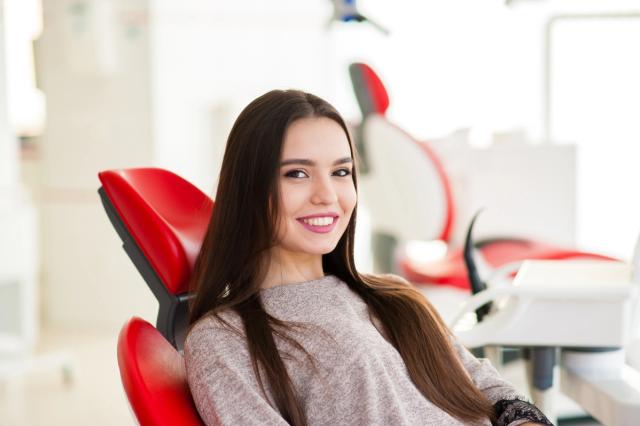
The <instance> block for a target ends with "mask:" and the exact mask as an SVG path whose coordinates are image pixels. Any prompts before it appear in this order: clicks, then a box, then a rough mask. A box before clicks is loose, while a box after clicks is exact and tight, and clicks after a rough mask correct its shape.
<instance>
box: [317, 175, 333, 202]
mask: <svg viewBox="0 0 640 426" xmlns="http://www.w3.org/2000/svg"><path fill="white" fill-rule="evenodd" d="M337 200H338V195H337V193H336V190H335V188H334V187H333V183H332V182H331V178H329V177H326V178H321V179H318V180H317V181H316V183H315V185H314V186H313V195H312V197H311V202H313V203H314V204H333V203H335V202H336V201H337Z"/></svg>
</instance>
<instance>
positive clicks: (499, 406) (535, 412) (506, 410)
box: [492, 399, 553, 426]
mask: <svg viewBox="0 0 640 426" xmlns="http://www.w3.org/2000/svg"><path fill="white" fill-rule="evenodd" d="M493 410H494V412H495V413H496V421H495V422H493V423H492V424H493V425H494V426H507V425H508V424H509V423H511V422H515V421H516V420H527V421H530V422H533V423H539V424H541V425H551V426H553V423H551V422H550V421H549V419H547V417H546V416H545V415H544V414H543V413H542V411H540V410H539V409H538V407H536V406H535V405H533V404H531V403H530V402H527V401H524V400H521V399H501V400H500V401H498V402H496V403H495V404H493Z"/></svg>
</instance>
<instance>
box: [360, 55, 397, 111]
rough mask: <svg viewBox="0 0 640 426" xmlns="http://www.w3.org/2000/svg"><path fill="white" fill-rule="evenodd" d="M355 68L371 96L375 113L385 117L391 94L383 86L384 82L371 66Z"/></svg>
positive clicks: (361, 64) (361, 65)
mask: <svg viewBox="0 0 640 426" xmlns="http://www.w3.org/2000/svg"><path fill="white" fill-rule="evenodd" d="M355 66H356V67H357V69H358V71H360V73H361V77H362V81H363V83H364V85H365V86H366V90H367V92H368V94H369V95H370V96H371V98H370V100H371V102H372V104H373V105H371V106H372V107H373V112H375V113H377V114H380V115H384V114H385V113H386V112H387V108H389V94H388V93H387V89H386V88H385V87H384V84H382V80H380V77H378V75H377V74H376V73H375V71H373V69H372V68H371V67H370V66H369V65H367V64H363V63H357V64H355Z"/></svg>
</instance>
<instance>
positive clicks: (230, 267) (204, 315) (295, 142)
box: [184, 90, 550, 425]
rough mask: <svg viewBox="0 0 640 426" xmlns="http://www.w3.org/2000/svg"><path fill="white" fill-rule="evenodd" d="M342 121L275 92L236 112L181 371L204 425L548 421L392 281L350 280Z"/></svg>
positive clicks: (349, 196) (351, 201) (348, 156)
mask: <svg viewBox="0 0 640 426" xmlns="http://www.w3.org/2000/svg"><path fill="white" fill-rule="evenodd" d="M356 163H357V161H356V157H355V152H354V150H353V145H352V143H351V140H350V138H349V134H348V132H347V128H346V126H345V123H344V121H343V120H342V118H341V117H340V115H339V114H338V113H337V112H336V110H335V109H334V108H333V107H332V106H331V105H329V104H328V103H327V102H325V101H323V100H322V99H320V98H318V97H316V96H313V95H311V94H308V93H304V92H300V91H294V90H288V91H279V90H277V91H272V92H269V93H266V94H265V95H263V96H260V97H259V98H257V99H256V100H254V101H253V102H251V103H250V104H249V105H248V106H247V107H246V108H245V109H244V110H243V111H242V113H241V114H240V116H239V117H238V119H237V120H236V122H235V124H234V126H233V128H232V130H231V133H230V135H229V139H228V141H227V147H226V151H225V154H224V159H223V163H222V169H221V172H220V179H219V183H218V190H217V195H216V206H215V209H214V210H215V211H214V214H213V216H212V219H211V223H210V225H209V229H208V230H207V234H206V237H205V240H204V242H203V245H202V250H201V252H200V255H199V257H198V260H197V262H196V265H195V270H194V279H193V291H194V293H195V298H194V299H193V301H192V305H191V311H190V314H191V320H190V322H191V329H190V331H189V334H188V336H187V340H186V343H185V351H184V354H185V363H186V369H187V377H188V382H189V386H190V389H191V392H192V394H193V397H194V400H195V403H196V406H197V408H198V411H199V412H200V414H201V417H202V418H203V420H204V421H205V422H206V423H207V424H210V425H218V424H223V425H226V424H229V425H286V424H293V425H319V424H322V425H324V424H328V425H329V424H330V425H342V424H344V425H354V424H357V425H375V424H378V425H451V424H490V422H493V423H494V424H499V425H507V424H509V425H520V424H534V423H528V422H531V421H532V422H538V423H540V424H550V423H549V422H548V421H547V420H546V418H545V417H544V415H543V414H542V413H540V412H539V411H538V410H537V409H536V408H535V407H534V406H532V405H529V404H528V403H526V402H524V401H522V400H521V399H522V398H521V397H520V396H519V395H518V393H517V392H516V391H515V390H514V389H513V387H511V386H510V385H509V384H508V383H507V382H505V381H503V380H502V379H500V378H499V377H498V375H497V373H496V371H495V370H494V369H493V368H492V367H491V366H490V365H489V364H488V363H486V362H485V361H479V360H477V359H475V358H474V357H473V356H472V355H471V354H470V353H469V352H468V351H467V350H465V349H464V348H462V347H461V346H460V345H459V344H458V343H456V341H455V339H454V338H453V337H452V335H451V333H450V332H449V330H447V328H446V326H445V325H444V324H443V322H442V320H441V319H440V317H439V316H438V314H437V313H436V311H435V310H434V309H433V307H432V306H431V305H430V304H429V302H428V301H427V300H425V298H424V297H423V296H422V295H421V294H420V293H419V292H418V291H416V290H414V289H413V288H412V287H411V286H410V285H409V284H408V283H407V282H406V281H404V280H403V279H402V278H400V277H397V276H393V275H385V276H374V275H364V274H360V273H358V271H357V270H356V268H355V265H354V259H353V247H354V230H355V224H356V204H357V179H356V173H355V171H356V170H355V166H356Z"/></svg>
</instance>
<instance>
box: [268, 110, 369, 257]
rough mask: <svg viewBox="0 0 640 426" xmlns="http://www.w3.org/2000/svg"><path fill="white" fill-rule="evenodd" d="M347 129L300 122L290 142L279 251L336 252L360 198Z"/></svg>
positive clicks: (284, 161) (320, 120) (283, 172)
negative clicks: (355, 181)
mask: <svg viewBox="0 0 640 426" xmlns="http://www.w3.org/2000/svg"><path fill="white" fill-rule="evenodd" d="M352 170H353V160H352V158H351V151H350V149H349V141H348V139H347V136H346V135H345V133H344V130H342V127H340V125H339V124H338V123H336V122H335V121H333V120H331V119H329V118H325V117H313V118H304V119H300V120H296V121H294V122H293V123H292V124H291V125H290V126H289V128H288V130H287V132H286V133H285V137H284V146H283V150H282V157H281V159H280V173H279V178H278V184H279V190H280V200H279V203H280V204H279V208H280V218H279V220H280V222H279V226H278V232H277V248H279V249H280V250H283V251H286V252H289V254H293V255H296V254H307V255H322V254H326V253H329V252H331V251H333V249H334V248H335V247H336V245H337V244H338V241H339V240H340V237H341V236H342V234H343V233H344V231H345V230H346V228H347V225H348V224H349V219H350V218H351V213H352V212H353V209H354V207H355V205H356V200H357V194H356V189H355V186H354V184H353V179H352V176H351V173H352Z"/></svg>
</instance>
